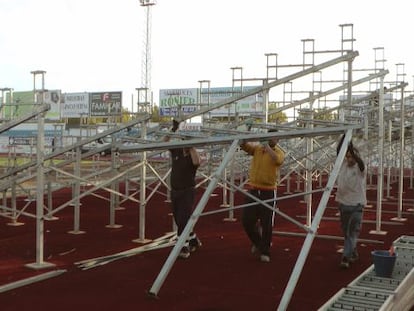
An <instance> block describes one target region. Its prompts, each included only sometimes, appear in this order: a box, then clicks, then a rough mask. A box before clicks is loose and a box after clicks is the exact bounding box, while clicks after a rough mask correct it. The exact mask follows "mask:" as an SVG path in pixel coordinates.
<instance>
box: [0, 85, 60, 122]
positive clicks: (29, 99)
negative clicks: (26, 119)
mask: <svg viewBox="0 0 414 311" xmlns="http://www.w3.org/2000/svg"><path fill="white" fill-rule="evenodd" d="M37 96H41V93H38V94H37ZM34 98H35V96H34V92H33V91H23V92H13V94H12V96H11V98H10V94H7V98H6V105H5V107H4V110H3V117H4V118H6V119H13V118H19V117H22V116H24V115H27V114H29V113H31V112H32V111H33V106H34V105H36V103H35V99H34ZM36 102H37V103H39V104H40V103H41V102H42V99H41V98H38V99H37V101H36ZM43 102H44V103H46V104H49V105H50V110H49V111H47V112H46V115H45V119H48V120H59V119H60V103H61V91H60V90H51V91H47V92H45V93H44V98H43Z"/></svg>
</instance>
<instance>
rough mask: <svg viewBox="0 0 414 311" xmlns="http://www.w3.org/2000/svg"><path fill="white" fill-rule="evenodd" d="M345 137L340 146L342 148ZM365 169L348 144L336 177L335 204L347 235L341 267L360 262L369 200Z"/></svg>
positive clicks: (345, 236) (350, 144)
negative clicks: (366, 206)
mask: <svg viewBox="0 0 414 311" xmlns="http://www.w3.org/2000/svg"><path fill="white" fill-rule="evenodd" d="M342 142H343V138H342V140H341V142H340V144H339V146H338V151H339V149H340V147H341V145H342ZM366 171H367V170H366V167H365V164H364V161H362V159H361V157H360V155H359V152H358V150H357V149H356V148H355V147H354V146H353V145H352V142H350V143H349V145H348V149H347V152H346V155H345V160H344V162H343V163H342V166H341V169H340V171H339V174H338V177H337V180H336V182H337V191H336V197H335V201H337V202H338V203H339V212H340V221H341V229H342V232H343V234H344V249H343V253H342V259H341V263H340V267H341V268H344V269H346V268H349V265H350V264H351V263H353V262H355V261H356V260H358V258H359V255H358V251H357V240H358V237H359V234H360V232H361V226H362V216H363V210H364V207H365V205H366V203H367V199H366Z"/></svg>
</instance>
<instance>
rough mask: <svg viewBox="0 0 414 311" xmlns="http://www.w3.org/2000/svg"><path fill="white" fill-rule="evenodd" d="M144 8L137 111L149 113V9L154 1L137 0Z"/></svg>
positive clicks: (150, 95) (150, 97)
mask: <svg viewBox="0 0 414 311" xmlns="http://www.w3.org/2000/svg"><path fill="white" fill-rule="evenodd" d="M139 2H140V4H141V6H142V7H144V8H145V18H144V22H145V26H144V31H145V33H144V40H143V50H142V59H141V87H140V88H139V89H140V90H142V92H140V91H139V92H138V111H139V112H150V111H151V108H152V107H151V103H152V93H151V8H152V6H153V5H155V3H156V0H139Z"/></svg>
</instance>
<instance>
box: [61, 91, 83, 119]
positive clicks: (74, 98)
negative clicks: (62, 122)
mask: <svg viewBox="0 0 414 311" xmlns="http://www.w3.org/2000/svg"><path fill="white" fill-rule="evenodd" d="M61 116H62V118H81V117H89V93H65V94H63V96H62V105H61Z"/></svg>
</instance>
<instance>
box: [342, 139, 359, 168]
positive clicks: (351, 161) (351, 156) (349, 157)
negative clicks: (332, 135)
mask: <svg viewBox="0 0 414 311" xmlns="http://www.w3.org/2000/svg"><path fill="white" fill-rule="evenodd" d="M356 157H359V152H358V149H356V148H355V147H354V146H353V145H352V143H350V144H349V145H348V149H347V150H346V154H345V160H346V163H347V164H348V166H354V165H355V163H357V161H356Z"/></svg>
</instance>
